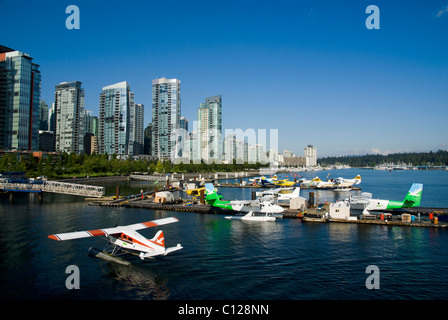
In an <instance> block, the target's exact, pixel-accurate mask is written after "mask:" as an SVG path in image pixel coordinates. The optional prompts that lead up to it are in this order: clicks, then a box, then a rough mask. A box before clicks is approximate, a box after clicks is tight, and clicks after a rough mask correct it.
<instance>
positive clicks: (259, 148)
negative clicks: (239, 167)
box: [248, 144, 267, 164]
mask: <svg viewBox="0 0 448 320" xmlns="http://www.w3.org/2000/svg"><path fill="white" fill-rule="evenodd" d="M248 157H249V159H248V162H249V163H257V162H259V163H263V164H264V163H266V161H267V159H266V153H265V152H264V147H263V145H262V144H256V145H253V146H251V145H250V146H249V148H248Z"/></svg>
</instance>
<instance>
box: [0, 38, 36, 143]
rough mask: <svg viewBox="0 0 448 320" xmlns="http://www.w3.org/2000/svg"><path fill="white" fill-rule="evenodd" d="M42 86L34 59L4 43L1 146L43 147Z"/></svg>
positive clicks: (0, 72)
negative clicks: (40, 106)
mask: <svg viewBox="0 0 448 320" xmlns="http://www.w3.org/2000/svg"><path fill="white" fill-rule="evenodd" d="M40 86H41V75H40V71H39V65H38V64H36V63H34V62H33V58H32V57H30V56H29V55H28V54H26V53H23V52H20V51H15V50H13V49H10V48H7V47H4V46H0V149H6V150H18V151H19V150H37V149H38V148H39V102H40V90H41V88H40Z"/></svg>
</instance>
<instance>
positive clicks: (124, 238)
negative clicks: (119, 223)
mask: <svg viewBox="0 0 448 320" xmlns="http://www.w3.org/2000/svg"><path fill="white" fill-rule="evenodd" d="M111 236H112V237H114V238H118V239H120V240H123V241H126V242H134V239H132V238H131V237H129V236H127V235H125V234H124V233H116V234H112V235H111Z"/></svg>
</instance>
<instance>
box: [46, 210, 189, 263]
mask: <svg viewBox="0 0 448 320" xmlns="http://www.w3.org/2000/svg"><path fill="white" fill-rule="evenodd" d="M178 221H179V220H178V219H177V218H174V217H168V218H163V219H157V220H152V221H148V222H142V223H136V224H131V225H127V226H116V227H114V228H106V229H97V230H86V231H76V232H68V233H58V234H52V235H49V236H48V238H50V239H53V240H56V241H64V240H72V239H80V238H88V237H95V236H104V237H105V238H106V240H107V241H108V245H110V244H111V245H112V246H113V248H112V252H111V253H108V254H109V255H112V256H115V255H116V253H117V252H118V251H119V250H120V249H124V250H125V251H129V252H131V253H134V254H135V252H139V254H138V256H139V257H140V259H142V260H144V259H145V258H151V257H154V256H158V255H167V254H168V253H171V252H173V251H177V250H180V249H183V247H182V246H181V245H180V244H177V246H175V247H171V248H165V238H164V236H163V231H162V230H159V231H158V232H157V233H156V235H155V236H154V237H153V238H152V239H147V238H145V237H144V236H142V235H141V234H140V233H138V232H137V231H136V230H141V229H146V228H151V227H156V226H161V225H164V224H169V223H174V222H178ZM106 247H107V246H106ZM105 249H106V248H105Z"/></svg>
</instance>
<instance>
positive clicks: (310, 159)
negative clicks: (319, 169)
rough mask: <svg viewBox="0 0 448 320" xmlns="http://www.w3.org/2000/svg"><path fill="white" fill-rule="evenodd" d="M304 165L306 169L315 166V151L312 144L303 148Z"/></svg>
mask: <svg viewBox="0 0 448 320" xmlns="http://www.w3.org/2000/svg"><path fill="white" fill-rule="evenodd" d="M304 151H305V163H306V166H307V167H310V166H317V149H316V147H314V146H313V145H312V144H309V145H308V146H306V147H305V150H304Z"/></svg>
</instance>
